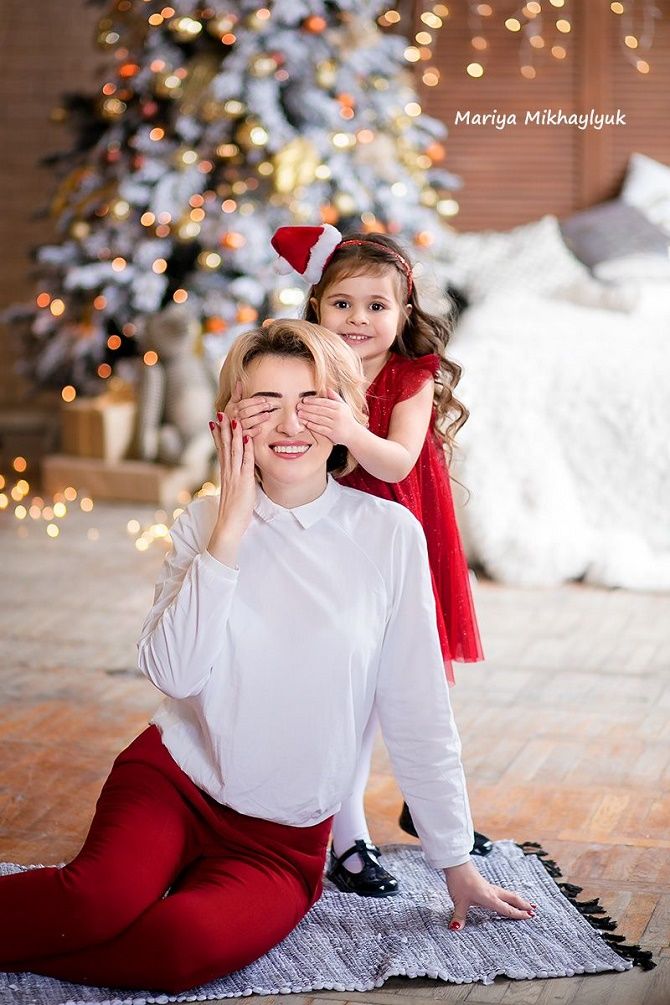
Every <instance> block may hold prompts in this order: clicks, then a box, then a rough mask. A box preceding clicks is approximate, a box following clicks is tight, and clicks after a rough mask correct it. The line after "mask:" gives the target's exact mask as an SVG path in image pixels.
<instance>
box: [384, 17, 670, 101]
mask: <svg viewBox="0 0 670 1005" xmlns="http://www.w3.org/2000/svg"><path fill="white" fill-rule="evenodd" d="M573 3H574V0H573ZM609 7H610V11H611V12H612V14H614V15H615V16H616V17H617V19H618V22H619V24H618V27H619V32H620V47H621V49H622V51H623V53H624V55H625V57H626V59H627V60H628V61H629V62H630V63H631V64H632V65H633V66H634V67H635V69H636V70H637V71H638V72H639V73H643V74H645V73H649V72H650V71H651V66H650V64H649V61H648V59H646V58H641V56H642V54H644V55H645V56H647V55H648V53H649V50H650V49H651V46H652V43H653V39H654V31H655V22H656V21H657V20H658V18H660V17H661V11H660V10H659V8H658V7H657V6H656V3H655V0H627V2H626V3H619V2H616V0H612V2H611V3H610V5H609ZM496 13H498V12H495V11H494V6H493V5H492V4H490V3H478V2H477V0H468V4H467V17H468V26H469V29H470V46H471V48H472V49H474V51H475V52H476V53H477V59H476V61H472V62H469V61H467V59H466V61H465V63H464V69H465V72H466V73H467V74H468V76H470V77H474V78H478V77H482V76H484V74H485V72H486V62H485V59H484V58H483V57H485V55H486V53H487V51H488V50H489V40H488V38H487V33H488V32H490V26H491V24H492V20H491V19H493V18H494V16H495V14H496ZM557 15H558V16H557ZM448 16H449V10H448V8H447V7H446V6H445V5H444V4H432V5H431V6H430V8H427V9H425V10H423V11H421V13H420V14H419V20H420V22H421V24H420V26H419V28H418V30H417V32H416V34H415V36H414V39H413V42H414V44H412V45H409V46H408V47H407V48H406V49H405V53H404V56H405V59H406V60H407V62H408V63H418V62H422V61H424V60H426V61H430V60H431V59H432V58H433V55H434V49H435V46H436V43H437V38H436V35H435V34H434V33H436V32H439V31H440V29H442V28H444V27H445V21H446V19H447V18H448ZM500 19H501V21H502V23H503V24H504V26H505V28H506V29H507V31H509V32H511V33H512V34H514V35H518V37H519V39H520V45H519V72H520V73H521V75H522V76H523V77H524V78H525V79H526V80H533V79H534V78H535V77H536V75H537V67H536V65H535V61H536V58H537V57H538V56H541V55H542V54H543V53H544V52H545V51H546V52H547V53H550V54H551V56H552V57H553V58H554V59H556V60H558V61H560V60H564V59H566V58H567V56H568V48H567V46H566V44H565V43H566V42H567V40H568V38H569V37H570V36H571V35H572V34H573V27H574V26H573V22H572V17H571V14H570V0H528V2H527V3H525V4H522V5H521V6H520V7H519V8H518V9H517V10H515V11H511V12H510V11H509V9H508V10H507V11H506V12H505V14H504V16H502V15H501V16H500ZM377 20H378V23H379V24H380V25H382V27H389V26H390V25H392V24H396V23H397V22H398V20H400V16H399V15H398V14H397V12H395V11H386V12H385V13H384V14H382V15H381V16H380V17H379V18H378V19H377ZM447 24H448V22H447ZM426 29H430V31H428V30H426ZM421 79H422V82H423V84H424V85H425V86H426V87H435V86H437V84H438V83H439V82H440V73H439V70H438V69H437V68H436V67H432V66H431V67H426V69H425V70H424V71H423V73H422V75H421Z"/></svg>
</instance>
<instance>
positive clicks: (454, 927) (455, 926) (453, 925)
mask: <svg viewBox="0 0 670 1005" xmlns="http://www.w3.org/2000/svg"><path fill="white" fill-rule="evenodd" d="M449 928H451V929H452V930H453V931H455V932H459V931H460V928H461V923H460V921H452V923H451V924H450V925H449Z"/></svg>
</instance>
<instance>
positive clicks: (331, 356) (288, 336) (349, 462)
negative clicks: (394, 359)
mask: <svg viewBox="0 0 670 1005" xmlns="http://www.w3.org/2000/svg"><path fill="white" fill-rule="evenodd" d="M259 356H292V357H296V358H297V359H304V360H306V362H308V363H310V364H311V365H312V366H313V367H314V373H315V377H316V390H317V391H318V392H319V393H320V394H323V395H324V396H325V392H326V391H327V390H328V389H329V388H330V389H332V390H333V391H337V392H338V394H340V395H341V396H342V397H343V398H344V400H345V401H346V402H347V404H348V405H349V406H350V408H351V410H352V412H353V415H354V418H355V419H356V420H357V421H358V422H362V423H363V425H367V406H366V402H365V390H364V377H363V368H362V366H361V361H360V360H359V358H358V356H357V355H356V353H355V352H354V351H353V349H350V348H349V346H348V345H346V344H345V343H344V342H343V341H342V339H341V338H340V337H339V336H338V335H334V334H333V332H331V331H328V329H327V328H322V327H321V326H320V325H318V324H312V323H311V322H309V321H300V320H294V319H289V318H280V319H278V320H274V321H270V322H269V323H267V324H265V325H264V326H263V327H262V328H256V329H255V330H254V331H250V332H245V334H244V335H240V337H239V338H238V339H236V340H235V342H234V343H233V345H232V348H231V349H230V352H229V353H228V355H227V356H226V358H225V360H224V363H223V367H222V369H221V374H220V377H219V393H218V395H217V399H216V408H217V410H218V411H221V412H223V411H224V410H225V407H226V405H227V404H228V402H229V401H230V399H231V397H232V395H233V391H234V389H235V385H236V384H237V382H238V380H239V381H241V382H242V386H243V387H244V384H245V381H246V377H247V367H248V366H249V364H250V363H251V362H252V360H254V359H257V358H258V357H259ZM355 467H356V461H355V460H354V458H353V457H352V456H351V454H350V453H349V451H348V450H347V448H346V447H344V446H342V445H341V444H337V445H336V446H335V447H333V451H332V453H331V455H330V457H329V458H328V464H327V469H328V471H332V473H333V474H334V475H338V476H339V475H346V474H348V473H349V472H350V471H353V469H354V468H355Z"/></svg>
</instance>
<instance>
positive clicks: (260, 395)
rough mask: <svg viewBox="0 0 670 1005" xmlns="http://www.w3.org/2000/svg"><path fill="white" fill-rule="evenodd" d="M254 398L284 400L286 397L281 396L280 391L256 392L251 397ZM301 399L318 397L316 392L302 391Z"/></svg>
mask: <svg viewBox="0 0 670 1005" xmlns="http://www.w3.org/2000/svg"><path fill="white" fill-rule="evenodd" d="M251 397H252V398H283V397H284V395H283V394H280V393H279V391H255V392H254V394H252V395H251ZM298 397H299V398H309V397H316V391H301V392H300V394H299V395H298Z"/></svg>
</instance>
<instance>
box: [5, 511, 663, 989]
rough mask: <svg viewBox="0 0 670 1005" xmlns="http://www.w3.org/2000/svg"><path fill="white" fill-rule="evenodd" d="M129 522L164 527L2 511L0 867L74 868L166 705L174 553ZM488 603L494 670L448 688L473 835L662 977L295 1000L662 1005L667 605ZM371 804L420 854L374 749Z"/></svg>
mask: <svg viewBox="0 0 670 1005" xmlns="http://www.w3.org/2000/svg"><path fill="white" fill-rule="evenodd" d="M131 517H136V518H137V519H139V520H140V521H141V522H143V523H144V524H149V523H152V522H154V521H155V515H154V514H153V512H152V511H150V510H147V509H142V508H141V507H139V506H136V507H132V508H131V507H115V506H111V505H107V506H96V507H95V509H94V511H93V513H91V514H83V513H80V512H75V513H74V514H69V515H68V517H67V518H66V519H65V520H64V521H63V523H62V525H61V534H60V536H59V537H58V538H57V539H56V540H50V539H49V538H47V537H46V535H45V533H44V529H43V527H40V526H38V525H37V524H32V523H31V524H30V526H27V525H21V526H20V527H17V521H16V520H15V519H14V518H13V517H12V516H11V515H9V514H7V513H4V514H0V546H1V547H2V553H3V586H2V589H3V591H4V593H3V599H4V603H3V604H2V605H0V667H1V669H0V696H1V697H0V859H3V860H12V861H18V862H55V861H66V860H68V859H69V858H70V857H72V856H73V855H74V854H75V853H76V851H77V850H78V848H79V846H80V844H81V841H82V839H83V837H84V835H85V832H86V828H87V825H88V822H89V820H90V817H91V814H92V812H93V808H94V805H95V800H96V797H97V794H98V792H99V790H100V786H101V784H102V782H103V780H104V778H105V777H106V774H107V772H108V771H109V768H110V766H111V763H112V761H113V760H114V757H115V756H116V754H117V753H118V751H119V750H121V749H122V747H123V746H124V745H125V744H127V743H128V742H129V741H130V740H131V739H132V738H133V737H134V736H135V735H137V733H138V732H139V731H140V730H141V729H142V728H143V726H144V725H145V724H146V721H147V718H148V716H150V714H151V712H152V711H153V710H154V708H155V707H156V705H157V703H158V700H159V697H158V695H157V693H156V692H155V691H154V689H153V688H152V687H151V685H150V684H148V682H147V681H145V680H144V679H142V678H140V677H139V676H138V675H137V674H136V673H135V672H134V669H133V667H134V660H135V640H136V638H137V635H138V632H139V629H140V627H141V623H142V620H143V617H144V615H145V613H146V611H147V609H148V608H149V606H150V603H151V597H152V584H153V581H154V579H155V576H156V574H157V571H158V567H159V565H160V562H161V559H162V551H161V548H160V546H159V545H154V546H152V547H151V548H150V549H149V551H147V552H144V553H140V552H138V551H137V550H136V549H135V547H134V544H133V540H132V539H131V538H130V537H129V536H128V534H127V532H126V529H125V527H126V522H127V521H128V519H130V518H131ZM92 528H95V529H96V530H97V532H98V539H97V540H89V538H88V537H87V532H88V531H89V530H91V529H92ZM19 534H22V536H19ZM477 604H478V609H479V611H480V617H481V627H482V635H483V638H484V643H485V648H486V650H487V655H488V660H487V662H486V664H483V665H480V666H475V667H472V666H468V667H461V666H457V668H456V675H457V686H456V687H455V688H454V689H453V691H452V698H453V702H454V707H455V711H456V716H457V719H458V722H459V726H460V730H461V734H462V738H463V752H464V761H465V764H466V773H467V776H468V784H469V788H470V795H471V802H472V807H473V816H474V819H475V824H476V826H477V828H478V829H479V830H483V831H485V832H486V833H488V834H490V835H491V836H492V837H493V838H513V839H515V840H520V841H523V840H536V841H539V842H540V843H541V844H542V845H543V847H544V848H545V849H546V850H547V852H548V853H549V854H550V856H551V857H552V858H554V859H555V860H556V861H557V862H558V863H559V865H560V866H561V868H562V870H563V873H564V876H565V878H566V879H568V880H570V881H571V882H574V883H577V884H578V885H580V886H582V887H583V888H584V896H585V897H587V898H591V897H600V899H601V901H602V902H603V904H604V906H605V907H606V908H607V910H608V912H609V913H610V914H611V915H612V916H613V917H615V918H616V919H617V920H618V921H619V924H620V929H619V930H620V931H621V932H622V933H624V934H625V935H626V936H627V938H629V939H630V940H634V941H640V942H641V943H642V944H643V945H644V946H645V947H647V948H650V949H652V950H653V951H654V953H655V954H656V958H657V960H658V961H659V966H658V967H657V969H656V970H655V971H653V972H650V973H643V972H641V971H639V970H635V971H633V972H631V973H626V974H616V975H593V976H591V975H590V976H585V977H575V978H567V979H561V980H545V981H540V980H536V981H531V982H514V981H507V980H502V979H498V980H497V981H496V982H495V984H494V985H492V986H490V987H483V986H481V985H466V986H462V987H457V986H453V985H443V984H439V983H437V982H433V981H428V980H415V981H406V980H402V979H395V980H393V981H390V982H388V983H387V984H385V985H384V987H383V988H381V989H379V990H376V991H374V992H369V993H363V994H360V995H353V994H341V995H337V994H330V993H325V994H323V995H319V996H294V997H292V998H291V1001H292V1002H293V1003H295V1005H307V1003H315V1005H316V1003H319V1005H326V1003H330V1005H334V1003H336V1002H337V1003H338V1005H343V1003H345V1002H347V1001H351V1002H357V1003H362V1002H371V1003H375V1005H393V1003H397V1002H398V1001H399V999H402V998H408V997H409V998H415V999H420V1000H421V999H426V1000H431V1001H433V1000H440V1001H445V1002H449V1003H451V1002H467V1003H468V1005H484V1003H487V1005H488V1003H494V1002H495V1003H498V1002H501V1003H504V1005H563V1003H565V1005H571V1003H574V1005H670V950H669V949H668V945H669V943H670V673H669V670H670V633H669V631H668V628H667V625H668V624H669V623H670V601H669V599H668V597H667V596H662V595H652V594H632V593H626V592H624V591H607V590H595V589H589V588H586V587H582V586H570V587H564V588H560V589H552V590H515V589H508V588H503V587H500V586H497V585H494V584H485V583H481V584H478V587H477ZM367 802H368V810H369V818H370V823H371V829H372V833H373V835H374V838H375V840H377V841H379V842H382V843H383V842H388V841H399V840H411V839H408V838H406V836H405V835H403V834H402V832H401V831H400V830H399V829H398V826H397V815H398V811H399V809H400V804H401V797H400V794H399V792H398V789H397V786H396V785H395V782H394V779H393V777H392V773H391V770H390V765H389V761H388V757H387V755H386V752H385V750H384V749H383V747H382V745H381V744H379V745H378V747H377V749H376V751H375V757H374V765H373V775H372V778H371V781H370V785H369V788H368V794H367ZM266 1002H267V1005H273V1002H274V1000H273V999H261V1003H266Z"/></svg>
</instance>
